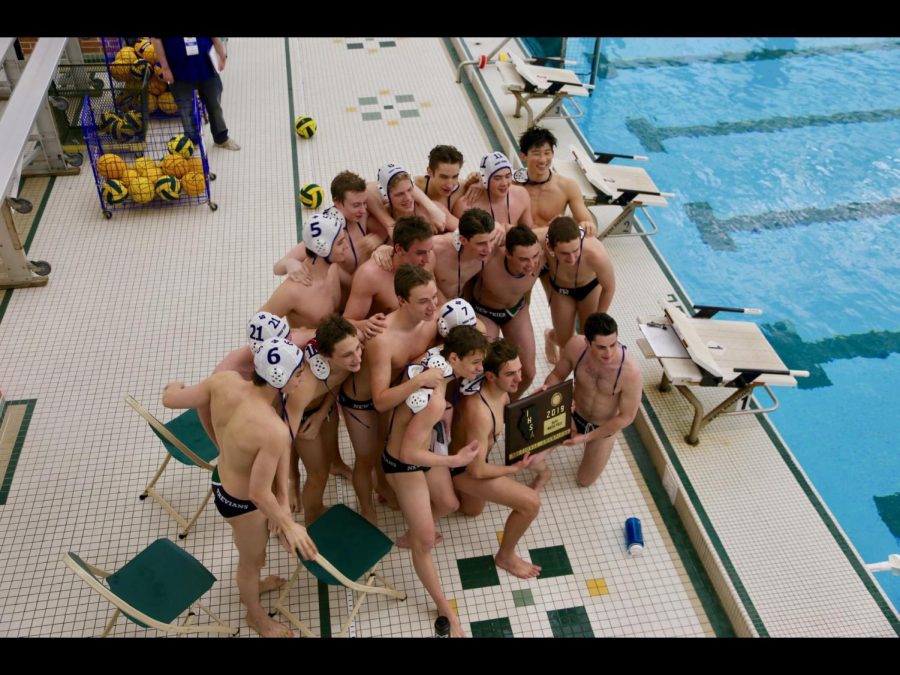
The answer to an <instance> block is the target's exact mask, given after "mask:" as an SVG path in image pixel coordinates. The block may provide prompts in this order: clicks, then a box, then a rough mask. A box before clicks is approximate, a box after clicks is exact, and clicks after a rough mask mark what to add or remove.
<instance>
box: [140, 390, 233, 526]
mask: <svg viewBox="0 0 900 675" xmlns="http://www.w3.org/2000/svg"><path fill="white" fill-rule="evenodd" d="M125 400H126V401H127V402H128V405H130V406H131V407H132V408H134V409H135V410H136V411H137V413H138V415H140V416H141V417H143V418H144V420H145V421H146V422H147V424H149V425H150V428H151V429H152V430H153V433H154V434H156V436H157V437H158V438H159V440H160V441H162V444H163V446H164V447H165V448H166V451H167V454H166V458H165V459H164V460H163V462H162V464H160V466H159V470H158V471H157V472H156V475H155V476H153V480H151V481H150V483H149V484H148V485H147V487H145V488H144V491H143V493H141V496H140V499H141V500H144V499H146V498H147V497H152V498H153V499H155V500H156V501H157V502H158V503H159V505H160V506H162V507H163V508H164V509H165V510H166V512H167V513H168V514H169V515H170V516H172V517H173V518H174V519H175V520H176V521H178V524H179V525H180V526H181V531H180V532H179V533H178V538H179V539H184V538H185V537H186V536H187V535H188V532H189V531H190V529H191V528H192V527H193V526H194V523H196V522H197V519H198V518H199V517H200V514H201V513H203V509H205V508H206V505H207V503H209V498H210V497H212V493H213V491H212V487H210V488H209V491H208V492H207V493H206V497H205V498H204V500H203V503H202V504H200V508H199V509H197V512H196V513H195V514H194V517H193V518H191V519H190V520H188V519H187V518H185V517H184V516H182V515H181V514H180V513H178V511H176V510H175V507H174V506H172V505H171V504H170V503H169V502H168V501H166V499H165V498H164V497H163V496H162V495H160V494H159V493H158V492H157V491H156V490H155V489H154V488H153V486H154V485H156V481H158V480H159V478H160V476H162V473H163V471H165V469H166V466H167V465H168V464H169V460H170V459H172V458H173V457H174V458H175V459H177V460H178V461H179V462H181V463H182V464H185V465H187V466H199V467H200V468H201V469H206V470H207V471H212V470H213V469H214V468H215V467H214V466H213V464H212V463H213V462H214V461H215V460H216V458H217V457H218V456H219V449H218V448H216V446H215V445H214V444H213V442H212V441H211V440H210V438H209V436H208V435H207V434H206V431H205V430H204V429H203V425H202V424H200V418H199V417H198V416H197V411H196V410H194V409H190V410H188V411H186V412H184V413H182V414H181V415H179V416H178V417H176V418H175V419H173V420H172V421H171V422H168V423H167V424H163V423H162V422H160V421H159V420H158V419H156V418H155V417H154V416H153V415H151V414H150V413H149V412H147V411H146V410H144V408H143V407H141V404H140V403H138V402H137V401H136V400H135V399H134V398H133V397H132V396H130V395H129V396H126V397H125Z"/></svg>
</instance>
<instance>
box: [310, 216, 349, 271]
mask: <svg viewBox="0 0 900 675" xmlns="http://www.w3.org/2000/svg"><path fill="white" fill-rule="evenodd" d="M343 228H344V226H343V225H342V224H341V223H340V222H339V221H338V220H336V219H335V218H332V217H331V216H327V215H325V214H324V213H315V214H313V216H312V218H310V219H309V222H307V224H306V228H305V229H304V230H303V243H304V244H305V245H306V250H307V251H309V252H310V253H315V254H316V255H317V256H320V257H322V258H325V259H326V260H327V259H328V256H330V255H331V250H332V249H333V248H334V242H336V241H337V238H338V236H339V235H340V233H341V230H342V229H343Z"/></svg>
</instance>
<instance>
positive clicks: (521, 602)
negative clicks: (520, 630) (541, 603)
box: [512, 588, 534, 607]
mask: <svg viewBox="0 0 900 675" xmlns="http://www.w3.org/2000/svg"><path fill="white" fill-rule="evenodd" d="M512 597H513V603H514V604H515V606H516V607H530V606H531V605H533V604H534V594H533V593H532V592H531V589H530V588H523V589H521V590H518V591H513V592H512Z"/></svg>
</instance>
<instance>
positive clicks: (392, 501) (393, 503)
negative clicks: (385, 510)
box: [375, 489, 400, 511]
mask: <svg viewBox="0 0 900 675" xmlns="http://www.w3.org/2000/svg"><path fill="white" fill-rule="evenodd" d="M375 499H376V500H378V503H379V504H387V505H388V506H390V507H391V508H392V509H394V511H399V510H400V504H398V503H397V497H396V496H395V495H391V496H390V497H386V496H385V495H383V494H381V493H380V492H378V490H377V489H376V490H375Z"/></svg>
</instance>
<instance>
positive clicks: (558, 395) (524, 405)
mask: <svg viewBox="0 0 900 675" xmlns="http://www.w3.org/2000/svg"><path fill="white" fill-rule="evenodd" d="M572 387H573V382H572V380H566V381H565V382H561V383H559V384H557V385H555V386H553V387H550V388H549V389H546V390H544V391H541V392H538V393H537V394H532V395H531V396H528V397H527V398H521V399H519V400H518V401H515V402H514V403H510V404H509V405H507V406H506V407H505V408H504V409H503V422H504V424H505V426H506V464H507V466H508V465H510V464H515V463H516V462H518V461H520V460H521V459H523V458H524V457H525V454H526V453H529V452H530V453H535V452H541V451H542V450H547V449H548V448H552V447H553V446H555V445H559V444H560V443H562V442H563V441H564V440H566V439H567V438H569V437H570V436H571V435H572Z"/></svg>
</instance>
